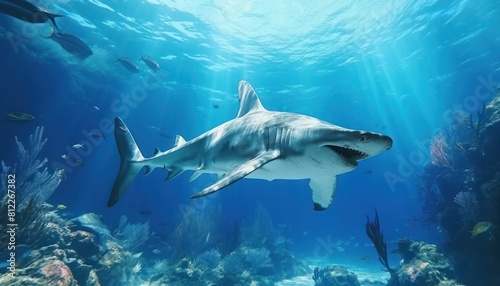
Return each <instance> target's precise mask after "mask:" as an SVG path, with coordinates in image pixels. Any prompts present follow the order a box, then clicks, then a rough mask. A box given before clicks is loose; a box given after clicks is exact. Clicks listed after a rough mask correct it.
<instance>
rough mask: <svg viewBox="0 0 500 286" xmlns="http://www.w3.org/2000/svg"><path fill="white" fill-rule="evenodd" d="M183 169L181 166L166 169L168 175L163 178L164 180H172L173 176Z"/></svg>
mask: <svg viewBox="0 0 500 286" xmlns="http://www.w3.org/2000/svg"><path fill="white" fill-rule="evenodd" d="M183 171H184V170H183V169H182V168H173V169H172V170H169V171H168V175H167V177H166V178H165V181H168V180H172V179H173V178H175V177H177V176H179V175H180V174H181V173H182V172H183Z"/></svg>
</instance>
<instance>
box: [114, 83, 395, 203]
mask: <svg viewBox="0 0 500 286" xmlns="http://www.w3.org/2000/svg"><path fill="white" fill-rule="evenodd" d="M238 99H239V104H240V106H239V110H238V114H237V116H236V118H234V119H232V120H229V121H227V122H225V123H223V124H221V125H219V126H217V127H215V128H213V129H211V130H209V131H207V132H205V133H203V134H201V135H199V136H198V137H196V138H194V139H192V140H189V141H186V140H185V139H184V138H183V137H182V136H180V135H177V137H176V140H175V144H174V146H173V147H172V148H171V149H169V150H166V151H163V152H162V151H160V150H159V149H158V148H156V149H155V151H154V154H153V156H152V157H149V158H146V157H144V156H143V155H142V153H141V151H140V150H139V148H138V146H137V144H136V142H135V139H134V137H133V136H132V134H131V133H130V130H129V129H128V128H127V126H126V125H125V123H124V122H123V120H122V119H121V118H119V117H116V118H115V122H114V123H115V126H114V135H115V141H116V145H117V148H118V152H119V155H120V168H119V171H118V174H117V176H116V179H115V181H114V184H113V187H112V190H111V194H110V197H109V200H108V203H107V206H108V207H110V206H113V205H114V204H116V202H117V201H118V200H119V199H120V197H122V195H123V194H124V192H125V191H126V189H127V188H128V186H129V185H130V183H131V182H132V181H133V180H134V178H135V177H136V175H137V174H138V173H139V172H140V171H141V169H143V168H145V174H146V175H147V174H150V173H151V172H152V171H153V169H155V168H164V169H166V170H168V175H167V177H166V180H171V179H173V178H175V177H177V176H178V175H179V174H181V173H182V172H184V171H186V170H191V171H194V172H193V174H192V175H191V177H190V178H189V181H190V182H191V181H193V180H195V179H197V178H198V177H199V176H200V175H202V174H205V173H208V174H216V175H218V180H217V181H216V182H215V183H213V184H212V185H210V186H208V187H206V188H204V189H203V190H201V191H199V192H198V193H195V194H194V195H192V196H191V198H199V197H203V196H206V195H210V194H212V193H214V192H217V191H219V190H221V189H223V188H225V187H227V186H229V185H231V184H233V183H235V182H237V181H238V180H240V179H242V178H253V179H264V180H269V181H272V180H276V179H284V180H303V179H308V180H309V186H310V188H311V190H312V201H313V204H314V210H318V211H320V210H325V209H327V208H328V207H329V206H330V205H331V204H332V202H333V199H334V197H335V193H336V187H337V175H339V174H343V173H347V172H349V171H352V170H354V169H355V168H356V167H357V166H358V162H359V161H361V160H364V159H367V158H370V157H372V156H375V155H377V154H380V153H382V152H384V151H386V150H388V149H390V148H391V147H392V143H393V140H392V139H391V138H390V137H389V136H386V135H382V134H379V133H374V132H368V131H362V130H353V129H347V128H343V127H340V126H337V125H334V124H331V123H328V122H325V121H322V120H320V119H317V118H314V117H311V116H307V115H302V114H297V113H291V112H279V111H269V110H267V109H265V108H264V106H263V105H262V103H261V101H260V99H259V97H258V96H257V93H256V92H255V90H254V89H253V88H252V86H251V85H250V84H249V83H248V82H246V81H240V82H239V84H238Z"/></svg>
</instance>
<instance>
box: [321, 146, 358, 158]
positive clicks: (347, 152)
mask: <svg viewBox="0 0 500 286" xmlns="http://www.w3.org/2000/svg"><path fill="white" fill-rule="evenodd" d="M327 147H328V148H329V149H330V150H332V151H333V152H335V153H337V155H339V156H340V157H342V158H344V159H346V160H349V161H357V160H361V159H365V158H367V157H368V154H366V153H364V152H361V151H359V150H356V149H352V148H348V147H342V146H335V145H328V146H327Z"/></svg>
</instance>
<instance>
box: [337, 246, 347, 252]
mask: <svg viewBox="0 0 500 286" xmlns="http://www.w3.org/2000/svg"><path fill="white" fill-rule="evenodd" d="M335 249H337V251H339V252H344V251H345V249H344V248H343V247H342V246H337V248H335Z"/></svg>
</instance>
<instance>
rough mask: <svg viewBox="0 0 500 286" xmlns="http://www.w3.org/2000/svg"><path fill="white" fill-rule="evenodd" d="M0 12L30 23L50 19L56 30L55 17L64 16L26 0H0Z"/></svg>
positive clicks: (44, 21)
mask: <svg viewBox="0 0 500 286" xmlns="http://www.w3.org/2000/svg"><path fill="white" fill-rule="evenodd" d="M0 13H3V14H6V15H9V16H12V17H15V18H17V19H19V20H23V21H25V22H30V23H46V22H47V21H48V20H50V21H51V22H52V24H54V27H56V29H58V30H59V28H58V27H57V24H56V21H55V18H56V17H64V16H63V15H57V14H53V13H49V12H47V11H45V10H44V9H42V8H40V7H38V6H36V5H34V4H32V3H30V2H28V1H26V0H1V1H0Z"/></svg>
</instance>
